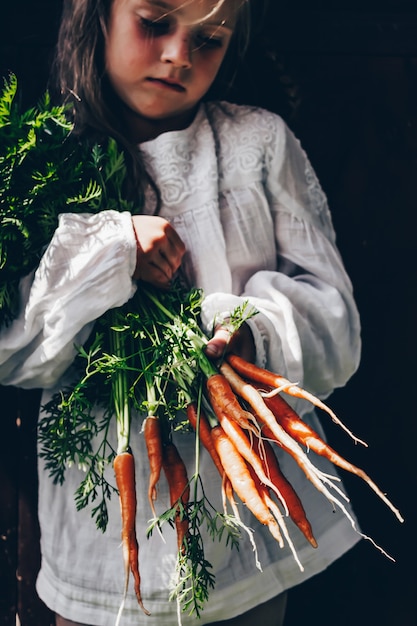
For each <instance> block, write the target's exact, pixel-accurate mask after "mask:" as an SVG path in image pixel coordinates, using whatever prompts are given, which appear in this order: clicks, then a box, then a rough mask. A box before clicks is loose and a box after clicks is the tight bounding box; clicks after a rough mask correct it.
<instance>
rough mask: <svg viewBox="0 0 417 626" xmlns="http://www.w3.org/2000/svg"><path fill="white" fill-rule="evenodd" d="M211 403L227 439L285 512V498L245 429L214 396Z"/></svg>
mask: <svg viewBox="0 0 417 626" xmlns="http://www.w3.org/2000/svg"><path fill="white" fill-rule="evenodd" d="M211 405H212V407H213V410H214V412H215V414H216V416H217V418H218V420H219V422H220V425H221V427H222V428H223V430H224V431H225V433H226V435H227V436H228V437H229V439H230V440H231V441H232V442H233V443H234V445H235V446H236V448H237V450H238V452H239V454H241V456H242V457H243V458H244V459H245V461H246V462H247V463H248V464H249V465H251V467H253V469H254V471H255V472H256V474H257V476H258V477H259V480H261V481H262V482H263V483H264V484H265V485H267V486H268V487H269V488H270V489H272V490H273V491H274V492H275V493H276V495H277V496H278V498H279V499H280V500H281V503H282V505H283V506H284V508H285V510H286V512H287V508H286V506H287V505H286V504H285V500H284V498H283V496H282V494H281V493H280V491H279V489H278V487H277V486H276V485H274V483H273V482H272V481H271V479H270V477H269V476H268V475H267V474H266V472H265V469H264V466H263V463H262V461H261V459H260V458H259V456H258V454H257V452H256V450H255V449H254V447H253V445H252V443H251V442H250V441H249V439H248V435H247V433H246V431H245V430H244V429H243V428H241V427H240V426H239V424H238V423H237V422H235V421H234V420H233V419H232V418H230V417H229V415H228V414H227V413H226V412H225V411H223V410H222V409H221V408H220V407H219V406H218V405H217V403H216V401H215V400H214V398H213V399H212V400H211ZM256 437H257V436H255V437H254V439H256Z"/></svg>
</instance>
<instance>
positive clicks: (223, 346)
mask: <svg viewBox="0 0 417 626" xmlns="http://www.w3.org/2000/svg"><path fill="white" fill-rule="evenodd" d="M227 352H234V353H236V354H239V355H240V356H241V357H243V358H244V359H246V360H247V361H249V362H253V361H254V360H255V356H256V350H255V342H254V339H253V335H252V332H251V330H250V328H249V326H248V325H247V324H242V326H241V327H240V328H239V330H237V331H236V332H233V329H232V328H231V327H230V326H227V325H226V326H219V327H218V328H217V329H216V331H215V333H214V336H213V338H212V339H210V340H209V342H208V343H207V346H206V354H207V356H208V357H210V358H211V359H219V358H221V357H222V356H223V355H224V354H226V353H227Z"/></svg>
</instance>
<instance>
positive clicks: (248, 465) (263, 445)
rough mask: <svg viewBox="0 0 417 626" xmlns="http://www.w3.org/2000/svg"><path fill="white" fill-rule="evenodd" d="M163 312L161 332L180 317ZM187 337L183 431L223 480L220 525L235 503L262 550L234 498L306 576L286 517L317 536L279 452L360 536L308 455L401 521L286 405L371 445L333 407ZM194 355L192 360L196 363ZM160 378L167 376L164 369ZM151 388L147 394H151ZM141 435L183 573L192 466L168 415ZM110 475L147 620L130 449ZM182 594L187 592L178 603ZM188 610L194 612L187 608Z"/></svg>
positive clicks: (181, 372)
mask: <svg viewBox="0 0 417 626" xmlns="http://www.w3.org/2000/svg"><path fill="white" fill-rule="evenodd" d="M150 298H151V301H154V303H155V304H157V308H158V309H159V311H161V310H163V309H160V308H159V307H160V306H162V305H161V304H160V303H159V304H158V300H157V299H156V297H155V296H153V295H150ZM163 308H164V307H163ZM163 313H164V316H163V319H164V320H165V322H164V323H165V324H166V323H167V320H169V319H170V318H172V319H171V321H172V320H173V319H174V316H173V314H172V313H171V312H169V311H167V310H164V311H163ZM251 314H253V312H251ZM238 318H239V319H240V323H242V321H244V319H245V315H244V314H243V315H242V311H240V316H239V315H238ZM176 324H177V326H178V319H176ZM179 326H180V328H181V333H182V332H183V331H184V327H183V326H182V325H181V324H180V325H179ZM181 333H180V334H181ZM185 336H186V338H187V341H186V342H185V343H187V342H188V353H187V354H185V352H184V351H183V352H182V353H181V357H179V356H178V355H177V357H176V358H177V359H178V360H177V362H176V363H177V367H176V368H175V375H174V377H175V380H176V384H177V385H178V386H179V388H180V389H182V391H183V393H184V403H185V404H184V407H185V409H186V416H187V420H186V422H185V423H182V426H181V427H186V428H191V429H192V430H194V431H195V433H196V437H197V439H198V441H199V443H200V444H201V445H202V446H204V448H205V449H206V450H207V451H208V453H209V454H210V456H211V458H212V460H213V463H214V464H215V466H216V468H217V469H218V471H219V474H220V476H221V479H222V481H221V484H222V499H223V508H224V518H223V519H227V516H228V513H227V504H229V506H230V509H231V511H232V515H233V517H234V520H235V523H236V526H238V527H240V528H244V530H245V531H246V532H247V533H248V534H249V535H250V538H251V541H252V543H253V544H254V546H255V545H256V544H255V539H254V538H253V531H252V530H251V529H249V528H247V527H246V526H245V525H244V524H243V522H242V520H241V519H240V515H239V508H238V504H237V501H236V499H235V498H236V497H237V499H238V500H240V501H241V503H243V504H244V505H245V506H246V507H247V508H248V509H249V510H250V511H251V513H252V514H253V516H254V517H255V518H256V519H257V520H258V521H259V522H260V523H261V524H263V525H265V526H266V527H267V528H268V529H269V531H270V532H271V534H272V536H273V537H274V538H275V539H276V541H277V544H278V546H280V547H283V546H284V545H285V543H287V545H288V546H289V548H290V549H291V551H292V553H293V555H294V558H295V560H296V562H297V564H298V566H299V567H300V569H301V570H303V565H302V563H301V562H300V560H299V558H298V555H297V553H296V550H295V547H294V544H293V542H292V539H291V536H290V533H289V530H288V528H287V525H286V519H287V518H288V517H289V518H290V519H291V520H292V521H293V522H294V523H295V525H296V526H297V527H298V529H299V530H300V531H301V532H302V533H303V535H304V537H305V538H306V540H307V541H308V542H309V543H310V544H311V545H312V546H313V547H314V548H317V547H318V545H317V541H316V539H315V537H314V528H312V526H311V524H310V521H309V520H308V519H307V516H306V513H305V510H304V507H303V503H302V502H301V500H300V498H299V496H298V495H297V493H296V492H295V490H294V488H293V487H292V485H291V484H290V482H289V481H288V479H287V478H286V477H285V476H284V474H283V472H282V470H281V468H280V465H279V462H278V458H277V455H276V453H275V449H276V447H278V448H279V449H281V450H284V451H285V452H286V453H288V454H289V455H291V457H292V458H293V459H294V460H295V461H296V463H297V464H298V465H299V467H300V468H301V469H302V471H303V472H304V474H305V477H306V479H307V480H309V481H311V483H312V484H313V485H314V486H315V487H316V489H318V490H319V492H320V493H322V494H323V496H324V497H325V498H326V499H327V500H328V501H330V502H331V503H332V505H333V506H334V507H337V508H339V509H340V510H341V511H342V512H343V513H344V514H345V515H346V516H347V518H348V519H349V520H350V522H351V524H352V526H353V528H354V529H355V530H357V532H359V533H360V531H359V530H358V529H357V528H356V526H355V521H354V519H353V518H352V517H351V515H350V513H349V511H348V510H347V509H346V507H345V505H344V503H343V500H344V499H345V500H346V496H345V494H344V493H343V492H342V491H341V490H340V489H338V488H337V486H336V485H335V482H334V481H335V480H337V479H332V477H330V476H329V475H327V474H324V473H323V472H321V471H320V470H319V469H318V468H316V467H315V465H314V464H313V462H312V460H311V458H310V456H309V454H308V450H312V451H314V452H315V453H317V454H318V455H321V456H323V457H325V458H326V459H328V460H329V461H331V462H332V463H333V464H334V465H336V466H338V467H340V468H342V469H344V470H346V471H348V472H351V473H352V474H355V475H357V476H358V477H360V478H361V479H363V480H364V481H365V482H366V483H367V484H368V485H369V487H370V488H371V489H372V490H373V491H374V492H375V493H376V494H377V496H378V497H379V498H381V500H382V501H383V502H384V503H385V504H386V505H387V506H388V507H389V508H390V509H391V511H392V512H393V513H394V515H395V516H396V517H397V518H398V520H399V521H400V522H402V521H403V518H402V516H401V514H400V512H399V511H398V509H397V508H395V507H394V505H393V504H392V503H391V502H390V500H388V498H387V497H386V495H385V494H384V493H383V492H382V491H381V490H380V489H379V487H378V486H377V485H376V484H375V483H374V481H373V480H372V479H371V478H370V477H369V476H368V475H367V474H366V473H365V472H364V471H363V470H362V469H360V468H358V467H356V466H355V465H353V464H351V463H350V462H349V461H347V460H346V459H344V458H343V457H342V456H340V455H339V454H338V453H337V452H336V451H335V450H334V449H333V448H331V447H330V446H329V445H328V444H327V443H326V442H325V441H324V440H323V439H322V438H321V437H320V436H319V435H318V434H317V433H316V432H315V431H314V430H313V429H312V428H311V427H309V426H308V425H307V424H306V423H305V422H304V421H303V420H302V419H301V418H300V417H299V415H298V414H297V413H296V412H295V411H294V409H293V408H292V407H291V405H290V404H289V403H288V402H287V401H286V400H285V399H284V397H283V394H287V395H289V396H293V397H296V398H302V399H304V400H307V401H309V402H310V403H311V404H312V405H313V406H315V407H317V408H320V409H322V410H324V411H326V412H327V413H329V414H330V416H331V418H332V419H333V421H334V422H336V423H337V424H339V425H340V426H341V427H342V428H343V429H344V430H346V432H347V433H348V434H349V435H350V436H351V437H352V438H353V439H354V440H355V442H360V443H362V444H364V445H366V444H365V443H364V442H363V441H361V440H360V439H358V438H357V437H355V436H354V435H353V434H352V433H351V431H349V430H348V429H347V428H346V427H345V426H344V424H343V423H342V422H341V421H340V420H339V419H338V417H337V416H336V415H335V414H334V413H333V412H332V411H331V409H330V408H329V407H328V406H327V405H325V404H324V403H323V402H321V401H320V400H319V399H318V398H316V397H315V396H313V395H312V394H310V393H309V392H307V391H305V390H304V389H302V388H301V387H299V386H298V385H297V384H294V383H292V382H291V381H289V380H287V379H285V378H284V377H283V376H280V375H278V374H276V373H273V372H270V371H268V370H265V369H262V368H259V367H257V366H256V365H254V364H252V363H249V362H247V361H245V360H244V359H242V358H240V357H239V356H237V355H235V354H227V355H226V356H225V357H224V359H223V361H222V362H221V363H219V364H217V365H214V364H213V363H211V362H210V361H209V360H208V359H207V358H206V356H205V354H204V345H205V342H206V341H207V340H206V338H205V337H204V335H203V333H202V332H201V331H200V330H199V329H198V328H196V326H195V325H192V324H191V325H190V324H187V326H186V328H185ZM190 346H191V347H192V350H191V351H190ZM177 347H178V346H177ZM191 353H192V357H190V355H191ZM190 358H191V360H190ZM180 361H181V365H180V364H179V363H180ZM184 364H185V369H184ZM164 376H166V371H165V373H164ZM196 380H198V381H199V383H198V386H196V385H195V382H196ZM149 389H150V387H149V386H148V392H149ZM153 390H154V388H153ZM154 391H155V390H154ZM148 400H149V394H148ZM156 400H157V398H156V397H155V395H154V396H153V403H150V402H148V405H147V406H148V407H149V406H153V407H155V406H157V404H158V403H157V401H156ZM155 401H156V404H155ZM168 422H169V420H168ZM142 431H143V435H144V438H145V441H146V446H147V451H148V459H149V468H150V473H149V484H148V498H149V503H150V508H151V511H152V513H153V516H154V518H153V519H154V524H153V526H154V527H155V526H158V527H159V525H160V522H161V517H158V516H157V515H156V512H155V500H156V499H157V485H158V482H159V480H160V478H161V474H162V473H164V474H165V477H166V480H167V481H168V484H169V489H170V494H171V509H170V512H169V513H170V516H169V517H168V519H169V521H170V522H171V523H172V525H173V526H175V528H176V533H177V544H178V563H179V564H182V566H183V565H184V562H185V560H186V559H187V558H191V559H192V551H190V546H192V544H193V541H194V540H195V532H194V530H195V529H193V531H192V532H190V524H191V520H192V519H194V515H193V509H192V507H193V506H195V499H194V500H193V498H190V494H191V488H190V487H191V482H192V481H190V480H189V477H188V476H187V470H186V467H185V465H184V463H183V461H182V459H181V457H180V455H179V453H178V450H177V448H176V447H175V445H174V443H173V442H172V440H171V438H170V437H169V431H170V429H169V428H168V431H167V419H166V413H164V411H162V412H161V414H158V411H152V412H150V413H149V414H148V416H147V417H146V419H145V420H144V423H143V428H142ZM167 432H168V437H167ZM114 470H115V475H116V481H117V486H118V491H119V497H120V502H121V512H122V539H123V550H124V555H125V566H126V589H127V580H128V576H129V570H130V571H131V572H132V574H133V577H134V582H135V591H136V595H137V599H138V602H139V604H140V606H141V607H142V609H143V610H144V612H145V613H148V611H147V609H146V608H145V607H144V604H143V601H142V597H141V593H140V575H139V567H138V543H137V538H136V531H135V511H136V491H135V489H136V488H135V479H134V459H133V453H132V451H131V450H130V449H129V448H128V442H127V441H125V445H124V446H123V447H122V449H120V451H119V454H117V456H116V457H115V459H114ZM335 494H336V495H335ZM360 534H361V535H362V536H363V537H364V538H366V539H368V540H370V541H371V542H372V543H373V544H374V545H375V547H376V548H378V549H379V550H380V551H381V552H382V553H383V554H384V555H385V556H387V557H388V558H390V559H392V557H390V555H388V554H387V553H386V552H385V551H384V550H383V549H382V548H381V547H380V546H378V545H377V544H376V543H375V542H374V541H373V539H372V538H370V537H368V536H367V535H363V534H362V533H360ZM254 549H255V547H254ZM190 555H191V556H190ZM392 560H393V559H392ZM180 568H181V566H180ZM209 583H210V585H209V586H213V584H214V582H213V580H210V581H209ZM181 584H182V585H183V587H184V581H182V583H181V580H180V581H179V587H178V588H177V590H176V593H177V594H178V596H179V597H181ZM186 595H187V594H186V592H185V591H183V596H182V597H183V598H184V597H186ZM178 596H177V600H178ZM207 597H208V592H207V593H206V594H205V599H206V598H207ZM185 604H186V606H189V605H190V601H188V602H186V603H185ZM199 608H201V605H199V604H198V603H197V604H196V603H194V610H197V613H198V610H199Z"/></svg>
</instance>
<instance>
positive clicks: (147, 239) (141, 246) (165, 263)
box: [132, 215, 185, 288]
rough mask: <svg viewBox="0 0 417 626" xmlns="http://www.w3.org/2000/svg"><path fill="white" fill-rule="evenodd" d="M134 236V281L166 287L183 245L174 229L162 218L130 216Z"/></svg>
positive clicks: (181, 255) (179, 263) (181, 253)
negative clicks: (135, 247) (135, 246)
mask: <svg viewBox="0 0 417 626" xmlns="http://www.w3.org/2000/svg"><path fill="white" fill-rule="evenodd" d="M132 223H133V229H134V231H135V237H136V244H137V249H136V268H135V271H134V273H133V278H134V279H135V280H143V281H145V282H147V283H151V284H152V285H154V286H155V287H162V288H167V287H169V284H170V282H171V280H172V277H173V276H174V274H175V272H176V271H177V270H178V268H179V267H180V265H181V261H182V257H183V256H184V253H185V246H184V243H183V242H182V240H181V238H180V237H179V235H178V233H177V232H176V230H175V229H174V228H173V227H172V226H171V224H170V223H169V222H168V221H167V220H166V219H164V218H163V217H159V216H155V215H133V216H132Z"/></svg>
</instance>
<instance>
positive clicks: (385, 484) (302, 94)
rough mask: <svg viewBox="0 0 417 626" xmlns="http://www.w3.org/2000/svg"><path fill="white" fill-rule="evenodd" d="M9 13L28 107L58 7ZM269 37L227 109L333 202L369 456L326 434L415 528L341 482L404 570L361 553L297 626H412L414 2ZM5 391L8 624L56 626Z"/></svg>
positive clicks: (310, 22) (297, 611)
mask: <svg viewBox="0 0 417 626" xmlns="http://www.w3.org/2000/svg"><path fill="white" fill-rule="evenodd" d="M10 4H11V3H9V4H8V6H7V11H6V7H4V8H2V12H1V13H0V73H4V72H5V71H7V70H8V69H10V70H13V71H14V72H15V73H17V75H18V77H19V80H20V82H21V85H22V86H23V98H24V100H25V101H26V102H27V103H30V104H32V103H33V102H34V101H36V99H37V98H38V97H39V95H40V94H41V93H42V91H43V89H44V87H45V84H46V78H47V75H48V66H49V61H50V58H51V50H52V46H53V43H54V40H55V34H56V26H57V23H58V19H59V12H60V3H59V2H58V1H57V0H38V2H36V3H35V2H27V1H24V0H16V1H15V3H14V4H13V6H10ZM267 25H268V26H267V28H266V29H264V30H263V31H262V33H261V35H259V37H258V39H257V41H256V42H255V44H254V45H253V46H252V48H251V49H250V51H249V55H248V60H247V63H246V67H245V72H242V73H241V74H239V75H238V80H237V86H236V89H235V91H234V92H233V94H232V97H234V98H235V99H236V100H238V101H246V102H250V103H254V104H260V105H263V106H266V107H268V108H270V109H272V110H275V111H277V112H279V113H281V114H282V115H283V117H284V118H285V119H286V120H287V122H288V123H289V125H290V126H291V127H292V128H293V130H294V131H295V133H296V134H297V135H298V137H299V138H300V139H301V141H302V144H303V146H304V147H305V149H306V151H307V153H308V154H309V156H310V159H311V161H312V163H313V166H314V167H315V169H316V171H317V173H318V175H319V178H320V180H321V182H322V185H323V187H324V189H325V191H326V193H327V195H328V198H329V202H330V205H331V208H332V214H333V220H334V224H335V227H336V230H337V233H338V242H339V247H340V249H341V252H342V255H343V257H344V259H345V263H346V266H347V268H348V271H349V273H350V275H351V278H352V281H353V285H354V290H355V294H356V299H357V302H358V305H359V309H360V311H361V316H362V324H363V358H362V363H361V366H360V369H359V371H358V372H357V374H356V375H355V376H354V377H353V378H352V380H351V381H350V383H349V384H348V385H347V387H346V388H345V389H342V390H338V391H336V392H335V393H334V394H333V396H332V398H331V404H332V406H333V407H334V408H335V409H336V411H337V412H338V413H339V415H340V416H341V417H342V419H344V420H345V421H346V422H347V423H348V425H349V426H350V427H351V428H352V430H354V431H355V432H356V433H357V434H358V435H360V436H361V437H362V438H364V439H365V440H366V441H367V442H368V443H369V448H368V449H366V450H365V449H363V448H360V447H358V446H354V445H353V444H352V443H351V442H350V440H347V438H346V437H345V436H344V435H343V434H342V433H341V432H340V431H339V430H338V429H337V428H336V427H333V426H332V425H330V424H328V425H327V424H326V423H325V425H326V430H327V433H328V436H329V439H330V441H331V443H333V445H334V447H336V448H338V449H339V450H340V451H341V452H342V453H343V454H345V455H346V456H348V458H350V459H351V460H352V461H353V462H355V463H356V464H358V465H360V466H362V467H363V468H364V469H365V470H366V471H368V473H370V474H371V475H372V476H373V478H374V479H375V480H376V482H378V484H379V485H380V486H381V487H382V488H383V489H384V490H385V491H386V492H387V493H388V495H389V496H390V497H391V499H392V500H393V501H394V502H395V503H396V504H397V505H398V506H399V508H400V509H401V511H402V513H403V514H404V516H405V518H406V522H405V523H404V524H403V525H401V524H399V523H398V522H397V521H396V520H395V519H394V517H393V516H392V515H391V513H390V512H389V511H388V510H387V509H386V508H385V507H384V505H382V504H381V503H380V502H379V501H378V500H377V498H376V497H375V496H374V494H373V493H372V492H371V491H370V490H369V489H367V488H366V487H365V486H363V485H362V484H360V482H359V479H355V478H352V477H349V476H346V477H345V481H346V483H347V486H348V488H349V491H350V495H351V500H352V502H353V503H354V504H355V508H356V511H357V514H358V516H359V519H360V521H361V524H362V528H363V530H364V532H366V533H368V534H370V535H372V536H373V537H374V539H375V540H376V541H377V542H378V543H379V544H381V545H382V546H383V547H384V548H386V549H387V551H388V552H389V553H390V554H392V555H393V556H394V557H395V558H396V563H392V562H390V561H388V560H387V559H385V558H384V557H383V556H382V555H381V554H380V553H379V552H377V551H376V550H375V549H374V548H373V547H372V546H371V545H370V544H369V543H368V542H361V543H360V544H359V545H358V546H357V547H356V548H355V549H354V550H352V551H351V552H350V553H349V554H348V555H346V556H345V557H343V558H342V559H341V560H340V561H339V562H338V563H337V564H335V565H334V566H332V567H331V568H330V569H329V570H328V571H326V572H324V573H323V574H322V575H320V576H317V577H316V578H314V579H313V580H311V581H309V582H307V583H306V584H305V585H303V586H301V587H299V588H297V589H295V590H294V591H293V592H292V593H291V595H290V600H289V608H288V617H287V623H286V626H299V624H303V623H305V622H306V621H313V620H314V618H315V619H316V621H318V622H319V623H320V624H321V626H334V625H335V624H336V625H337V626H352V625H353V624H355V626H369V625H370V624H372V625H378V626H393V625H395V626H416V624H417V610H416V597H417V593H416V592H417V586H416V582H417V581H416V574H415V571H416V568H415V563H416V556H417V555H416V543H415V541H414V540H413V539H414V529H415V527H416V523H417V515H416V505H415V494H416V487H417V484H416V483H417V480H416V478H417V477H416V462H415V454H414V446H415V442H416V435H417V426H416V423H417V420H416V409H415V404H416V403H415V399H414V394H413V390H414V387H415V381H414V376H415V375H416V368H415V353H416V349H417V341H416V338H417V332H416V320H417V307H416V295H415V289H416V278H417V276H416V274H417V272H416V268H417V266H416V260H415V257H416V245H415V240H416V232H417V228H416V227H417V218H416V216H417V210H416V206H417V203H416V186H417V183H416V181H417V1H416V0H413V1H410V0H391V1H387V0H385V1H384V0H379V1H378V2H376V0H375V1H374V0H362V1H359V0H351V1H350V2H342V1H338V0H332V1H330V0H323V1H320V0H308V1H307V0H298V1H297V0H292V1H291V2H290V1H289V0H288V1H284V2H279V1H278V0H272V1H271V4H270V8H269V14H268V20H267ZM266 43H267V46H266V48H267V52H265V44H266ZM0 391H1V400H0V401H1V405H0V406H1V409H2V413H3V418H2V426H1V428H2V432H3V433H4V431H6V432H5V434H3V437H2V453H1V455H0V489H1V492H0V493H1V500H0V624H5V625H6V624H7V625H9V624H10V625H12V624H14V616H15V613H16V607H19V610H20V616H21V622H22V626H48V625H49V615H48V612H47V611H46V610H45V608H44V607H43V606H42V605H41V604H40V603H38V601H37V600H36V596H35V595H34V594H33V581H34V578H35V575H36V569H37V567H38V559H39V555H38V552H37V532H38V530H37V526H36V516H35V513H34V511H35V507H36V465H35V459H34V427H35V419H36V407H37V402H38V393H37V392H31V393H21V392H20V393H19V392H17V391H16V390H11V389H2V390H0Z"/></svg>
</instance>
